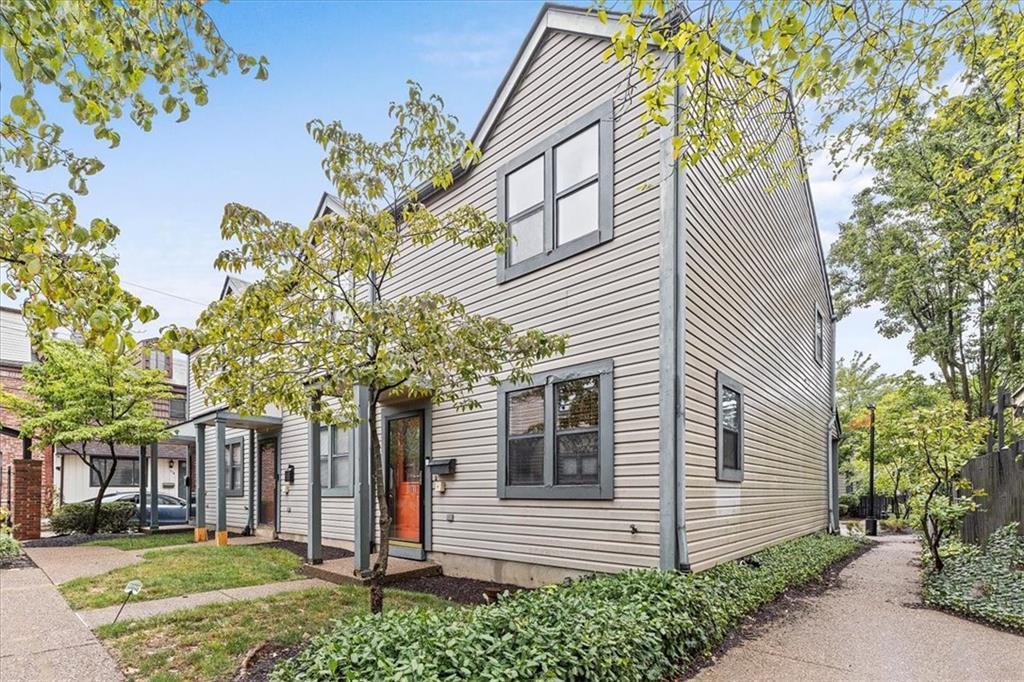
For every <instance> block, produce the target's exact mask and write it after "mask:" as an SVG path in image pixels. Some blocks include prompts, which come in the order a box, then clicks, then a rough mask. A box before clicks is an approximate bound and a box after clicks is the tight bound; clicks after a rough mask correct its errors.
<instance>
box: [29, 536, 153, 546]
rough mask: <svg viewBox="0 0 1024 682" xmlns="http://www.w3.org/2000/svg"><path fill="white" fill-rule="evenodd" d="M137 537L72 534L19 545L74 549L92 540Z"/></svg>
mask: <svg viewBox="0 0 1024 682" xmlns="http://www.w3.org/2000/svg"><path fill="white" fill-rule="evenodd" d="M137 535H142V533H96V534H95V535H86V534H85V533H72V534H70V535H54V536H53V537H49V538H39V539H38V540H26V541H25V542H23V543H21V544H22V546H23V547H74V546H75V545H80V544H82V543H84V542H92V541H93V540H116V539H118V538H129V537H135V536H137Z"/></svg>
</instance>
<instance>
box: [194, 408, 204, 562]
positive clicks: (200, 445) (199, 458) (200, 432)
mask: <svg viewBox="0 0 1024 682" xmlns="http://www.w3.org/2000/svg"><path fill="white" fill-rule="evenodd" d="M192 483H193V485H194V486H195V490H196V529H195V532H194V534H193V535H194V539H195V541H196V542H206V540H207V536H206V424H196V480H195V481H193V482H192Z"/></svg>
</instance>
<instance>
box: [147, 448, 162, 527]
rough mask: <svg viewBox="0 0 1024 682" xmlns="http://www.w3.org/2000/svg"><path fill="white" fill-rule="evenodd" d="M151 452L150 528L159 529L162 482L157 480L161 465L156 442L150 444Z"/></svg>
mask: <svg viewBox="0 0 1024 682" xmlns="http://www.w3.org/2000/svg"><path fill="white" fill-rule="evenodd" d="M149 452H150V455H149V488H150V490H149V529H150V530H157V529H158V528H160V501H159V500H158V499H157V494H158V493H159V492H160V490H159V488H160V484H159V483H158V482H157V479H158V478H159V474H160V472H159V471H158V469H159V468H160V466H159V461H158V459H157V456H158V451H157V444H156V443H152V444H151V445H150V446H149Z"/></svg>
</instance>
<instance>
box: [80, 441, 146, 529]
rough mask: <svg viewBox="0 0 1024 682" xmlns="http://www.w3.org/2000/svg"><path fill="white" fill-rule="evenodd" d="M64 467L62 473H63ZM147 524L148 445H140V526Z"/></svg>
mask: <svg viewBox="0 0 1024 682" xmlns="http://www.w3.org/2000/svg"><path fill="white" fill-rule="evenodd" d="M63 471H64V470H63V468H62V469H61V473H63ZM145 526H146V446H145V445H140V446H139V528H140V529H141V528H144V527H145Z"/></svg>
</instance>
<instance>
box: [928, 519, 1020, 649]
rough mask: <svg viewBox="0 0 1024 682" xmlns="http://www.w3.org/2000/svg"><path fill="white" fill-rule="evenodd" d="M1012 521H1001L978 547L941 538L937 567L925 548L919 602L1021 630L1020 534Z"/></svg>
mask: <svg viewBox="0 0 1024 682" xmlns="http://www.w3.org/2000/svg"><path fill="white" fill-rule="evenodd" d="M1017 527H1018V524H1017V523H1011V524H1008V525H1006V526H1003V527H1002V528H1000V529H999V530H997V531H996V532H994V533H992V535H990V536H989V538H988V542H986V543H985V546H984V547H977V546H975V545H967V544H964V543H961V542H959V541H953V542H949V543H947V544H944V545H943V546H942V547H941V548H940V554H942V557H943V569H942V572H941V573H936V572H935V571H934V570H933V569H932V564H931V556H930V555H929V554H928V553H927V552H926V553H925V556H924V563H925V574H924V580H923V584H922V590H921V592H922V595H923V596H924V601H925V603H926V604H929V605H930V606H934V607H937V608H941V609H948V610H950V611H954V612H956V613H961V614H964V615H966V616H970V617H972V618H978V619H980V620H984V621H987V622H989V623H993V624H995V625H1001V626H1003V627H1006V628H1009V629H1011V630H1016V631H1018V632H1022V633H1024V537H1022V536H1020V535H1019V534H1018V533H1017Z"/></svg>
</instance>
